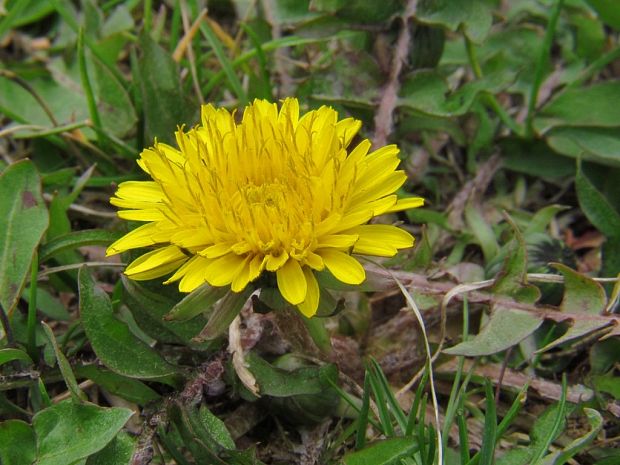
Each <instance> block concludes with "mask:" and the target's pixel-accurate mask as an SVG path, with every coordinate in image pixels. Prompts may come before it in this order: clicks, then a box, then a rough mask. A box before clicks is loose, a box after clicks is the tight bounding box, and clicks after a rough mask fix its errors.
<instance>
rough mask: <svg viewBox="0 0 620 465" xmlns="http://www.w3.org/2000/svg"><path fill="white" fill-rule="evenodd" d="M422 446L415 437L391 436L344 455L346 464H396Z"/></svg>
mask: <svg viewBox="0 0 620 465" xmlns="http://www.w3.org/2000/svg"><path fill="white" fill-rule="evenodd" d="M419 449H420V446H419V445H418V443H417V441H416V439H415V438H414V437H404V438H390V439H384V440H382V441H377V442H375V443H373V444H370V445H368V446H367V447H365V448H364V449H362V450H359V451H356V452H351V453H349V454H347V455H345V456H344V458H343V459H342V462H343V463H344V465H369V464H371V463H372V464H373V465H395V464H398V463H400V462H399V460H400V459H403V458H405V457H410V456H412V455H414V454H415V453H416V452H417V451H418V450H419Z"/></svg>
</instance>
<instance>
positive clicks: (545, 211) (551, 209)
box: [523, 205, 570, 237]
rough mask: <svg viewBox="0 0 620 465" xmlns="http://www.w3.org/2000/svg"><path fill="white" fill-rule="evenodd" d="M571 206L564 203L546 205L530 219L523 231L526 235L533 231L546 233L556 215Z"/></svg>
mask: <svg viewBox="0 0 620 465" xmlns="http://www.w3.org/2000/svg"><path fill="white" fill-rule="evenodd" d="M568 208H570V207H567V206H564V205H547V206H546V207H543V208H541V209H540V210H538V211H537V212H536V213H535V214H534V216H533V217H532V219H531V220H529V221H528V224H527V227H526V228H525V230H524V231H523V235H524V236H526V237H527V236H528V235H529V234H533V233H544V232H545V231H546V230H547V227H548V226H549V223H551V221H552V220H553V218H555V215H557V214H558V213H560V212H561V211H564V210H567V209H568Z"/></svg>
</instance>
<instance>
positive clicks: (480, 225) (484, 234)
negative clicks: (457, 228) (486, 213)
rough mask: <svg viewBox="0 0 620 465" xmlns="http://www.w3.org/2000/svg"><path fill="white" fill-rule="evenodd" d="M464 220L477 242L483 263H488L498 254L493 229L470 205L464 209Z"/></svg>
mask: <svg viewBox="0 0 620 465" xmlns="http://www.w3.org/2000/svg"><path fill="white" fill-rule="evenodd" d="M465 220H466V221H467V226H469V229H470V230H471V231H472V233H473V234H474V236H476V239H477V240H478V244H479V245H480V248H481V249H482V253H483V255H484V261H485V262H486V263H488V262H489V261H490V260H492V259H493V257H495V256H496V255H497V253H498V252H499V245H498V244H497V239H495V233H494V232H493V228H491V225H489V223H487V222H486V220H485V219H484V217H483V216H482V214H481V213H480V211H479V210H478V209H476V208H475V207H474V206H473V205H471V204H468V205H467V207H465Z"/></svg>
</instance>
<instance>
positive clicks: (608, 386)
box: [592, 373, 620, 400]
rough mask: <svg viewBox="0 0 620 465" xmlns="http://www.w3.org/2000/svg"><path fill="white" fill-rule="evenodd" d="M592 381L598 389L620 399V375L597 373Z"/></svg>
mask: <svg viewBox="0 0 620 465" xmlns="http://www.w3.org/2000/svg"><path fill="white" fill-rule="evenodd" d="M592 383H593V384H594V387H595V388H596V390H597V391H600V392H606V393H607V394H611V395H612V396H614V398H615V399H616V400H618V399H620V377H618V376H615V375H614V374H611V373H610V374H606V375H596V376H593V377H592Z"/></svg>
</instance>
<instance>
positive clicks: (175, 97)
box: [135, 31, 198, 144]
mask: <svg viewBox="0 0 620 465" xmlns="http://www.w3.org/2000/svg"><path fill="white" fill-rule="evenodd" d="M149 33H150V31H143V33H142V34H140V38H139V41H138V45H139V50H140V51H141V52H142V56H141V57H140V59H139V61H138V69H139V73H140V76H141V77H139V78H140V79H139V81H135V82H138V83H139V86H140V91H141V94H142V103H143V110H144V126H145V127H144V136H145V141H146V143H147V144H151V142H152V141H153V140H154V138H155V137H157V139H158V140H159V141H162V142H172V141H173V140H174V131H175V130H176V128H177V126H179V125H183V124H187V125H190V126H191V125H193V124H194V123H195V122H196V120H197V112H196V108H198V107H197V105H195V104H193V103H192V102H190V101H189V100H188V98H187V97H186V96H185V94H184V92H183V88H182V87H181V77H180V74H179V67H178V65H177V64H176V63H175V62H174V60H173V59H172V57H171V55H170V54H169V53H168V52H166V51H165V50H164V49H163V48H161V47H160V46H159V45H158V44H157V43H156V42H155V41H154V40H153V39H151V37H150V35H149Z"/></svg>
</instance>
